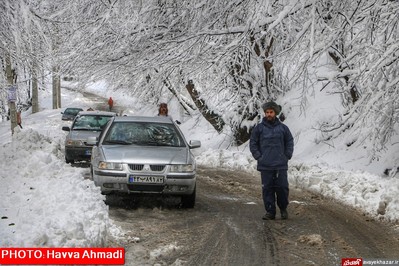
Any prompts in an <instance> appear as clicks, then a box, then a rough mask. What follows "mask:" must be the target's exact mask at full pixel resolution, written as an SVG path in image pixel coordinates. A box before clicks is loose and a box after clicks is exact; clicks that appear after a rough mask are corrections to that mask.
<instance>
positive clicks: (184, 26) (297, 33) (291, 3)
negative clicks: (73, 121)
mask: <svg viewBox="0 0 399 266" xmlns="http://www.w3.org/2000/svg"><path fill="white" fill-rule="evenodd" d="M4 3H6V4H4ZM11 3H13V4H11ZM398 8H399V3H398V1H392V0H391V1H390V0H368V1H362V0H358V1H349V0H344V1H327V0H324V1H310V0H301V1H297V0H284V1H270V0H244V1H242V0H232V1H231V0H215V1H185V0H181V1H178V0H152V1H127V0H119V1H116V0H108V1H88V0H87V1H67V2H65V1H62V2H61V1H59V0H54V1H33V0H18V1H10V0H7V1H5V2H3V4H1V9H0V12H1V15H2V16H1V17H2V20H1V24H0V26H1V27H2V31H1V32H2V34H3V35H4V34H5V36H7V38H5V39H4V40H6V41H3V42H2V43H1V44H0V49H1V50H2V51H3V53H4V52H6V51H10V52H11V53H12V54H13V55H15V57H16V60H17V61H18V62H20V64H21V65H24V66H25V65H27V66H28V65H29V66H31V65H32V62H34V61H35V62H39V63H38V65H39V68H40V69H42V70H48V71H57V72H58V73H60V74H61V75H69V76H72V77H74V78H75V79H77V80H79V81H81V82H82V83H84V82H86V81H89V80H91V79H106V80H107V81H108V82H109V83H110V84H111V85H112V86H113V87H114V88H115V89H120V90H124V91H126V92H127V93H129V94H131V95H132V96H135V97H137V98H138V99H140V100H142V101H146V102H150V103H153V104H155V103H157V102H158V101H160V100H161V99H165V98H168V99H172V98H174V99H176V100H177V101H178V102H179V103H180V104H181V105H182V107H183V108H184V109H185V110H186V112H187V113H190V114H193V113H195V112H198V111H199V112H201V113H202V114H203V115H204V116H207V114H210V115H209V117H206V118H207V119H208V121H210V123H212V125H213V126H214V127H215V129H217V130H218V131H219V132H222V131H224V132H225V133H229V132H231V134H232V135H233V139H234V140H235V142H236V143H237V144H240V143H243V142H245V141H246V140H247V139H248V137H249V133H250V130H251V128H252V127H253V126H254V125H256V123H258V122H259V119H260V118H261V116H262V115H261V113H262V110H261V109H260V106H261V104H262V103H263V102H265V101H267V100H278V99H282V97H284V94H285V93H286V92H288V91H290V90H299V91H300V92H301V105H302V110H303V112H306V103H307V101H308V99H309V97H312V91H314V90H315V89H316V88H319V87H320V86H321V88H322V90H328V91H329V92H331V93H334V94H339V95H341V99H342V105H343V106H344V108H345V112H343V113H342V115H341V116H340V117H337V118H336V120H335V121H326V122H325V123H323V124H322V125H321V126H320V130H321V131H322V132H323V133H324V137H325V139H330V138H334V137H336V136H339V135H340V134H341V133H342V132H351V134H356V135H357V136H358V138H357V139H356V140H354V141H355V142H358V143H361V142H362V141H363V140H365V139H366V138H372V139H373V143H374V147H373V154H375V153H376V152H378V151H380V150H381V149H383V148H384V146H385V145H386V143H387V141H388V140H389V139H390V137H391V136H392V134H394V132H395V127H397V124H398V120H399V119H398V110H399V108H398V104H399V99H398V97H399V93H398V71H399V70H398V69H399V68H398V56H399V46H398V45H399V44H398V43H399V42H398V32H399V31H398V19H399V18H398V13H399V12H398V11H399V10H398ZM14 13H15V14H17V16H19V17H20V18H19V19H15V15H12V16H14V17H12V16H11V17H10V15H11V14H14ZM3 15H5V16H3ZM24 21H25V23H22V24H21V22H24ZM27 21H29V23H26V22H27ZM28 25H29V27H28ZM11 29H12V30H11ZM28 29H30V30H28ZM13 32H17V35H18V36H23V37H19V39H18V38H15V35H16V34H15V33H13ZM25 35H26V36H25ZM28 44H30V45H28ZM20 47H24V48H23V49H21V48H20ZM21 50H23V51H26V52H24V53H19V52H18V53H17V51H21ZM35 58H36V59H35ZM28 62H29V63H28ZM54 66H57V68H56V69H55V68H54ZM320 67H324V68H326V67H327V68H328V69H329V71H328V74H326V72H323V73H321V72H320V71H317V70H318V69H319V68H320ZM320 84H321V85H320ZM190 88H191V89H190ZM192 88H195V93H193V90H192ZM283 108H284V106H283ZM212 121H213V122H212ZM215 121H216V122H215ZM364 125H368V126H369V128H371V131H369V130H368V131H367V132H364V131H362V128H363V127H364Z"/></svg>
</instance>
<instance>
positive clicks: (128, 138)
mask: <svg viewBox="0 0 399 266" xmlns="http://www.w3.org/2000/svg"><path fill="white" fill-rule="evenodd" d="M102 144H104V145H107V144H136V145H146V146H173V147H185V143H184V141H183V138H182V136H181V135H180V133H179V132H178V131H177V130H176V128H175V126H174V125H173V124H160V123H148V122H115V123H113V124H112V125H111V127H110V128H109V130H108V132H107V135H106V137H105V138H104V141H103V143H102Z"/></svg>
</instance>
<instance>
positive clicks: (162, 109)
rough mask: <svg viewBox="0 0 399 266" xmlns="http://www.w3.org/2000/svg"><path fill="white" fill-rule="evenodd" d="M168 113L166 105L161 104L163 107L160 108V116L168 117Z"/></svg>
mask: <svg viewBox="0 0 399 266" xmlns="http://www.w3.org/2000/svg"><path fill="white" fill-rule="evenodd" d="M167 111H168V108H167V107H166V105H163V104H161V106H160V107H159V114H160V115H166V113H167Z"/></svg>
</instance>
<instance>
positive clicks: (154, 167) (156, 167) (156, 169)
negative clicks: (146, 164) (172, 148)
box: [150, 164, 165, 172]
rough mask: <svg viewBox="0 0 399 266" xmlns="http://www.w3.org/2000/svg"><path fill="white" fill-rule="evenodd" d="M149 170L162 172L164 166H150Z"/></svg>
mask: <svg viewBox="0 0 399 266" xmlns="http://www.w3.org/2000/svg"><path fill="white" fill-rule="evenodd" d="M150 168H151V171H154V172H162V171H163V169H164V168H165V165H158V164H154V165H150Z"/></svg>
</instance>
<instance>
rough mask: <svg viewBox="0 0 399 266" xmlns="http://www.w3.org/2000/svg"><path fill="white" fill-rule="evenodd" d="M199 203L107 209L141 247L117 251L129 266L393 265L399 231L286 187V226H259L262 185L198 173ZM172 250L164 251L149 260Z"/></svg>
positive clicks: (232, 174) (221, 173) (236, 174)
mask: <svg viewBox="0 0 399 266" xmlns="http://www.w3.org/2000/svg"><path fill="white" fill-rule="evenodd" d="M197 177H198V183H197V188H198V190H197V204H196V206H195V208H194V209H180V208H179V207H178V204H175V205H173V204H172V205H167V204H166V206H165V205H162V204H161V203H159V202H156V201H155V203H152V204H151V203H148V202H147V201H145V204H138V205H137V204H136V205H134V206H133V207H132V205H129V203H126V202H125V203H124V204H122V205H119V206H118V205H115V204H114V205H112V204H111V205H110V216H111V218H112V219H113V220H114V221H116V223H117V224H119V225H120V226H122V228H123V229H124V230H126V231H130V234H132V235H133V236H135V237H138V238H140V241H138V242H135V243H127V244H122V245H125V248H126V252H127V253H126V264H127V265H154V264H159V265H240V266H241V265H251V266H252V265H301V266H302V265H340V263H341V259H342V258H346V257H363V258H396V259H398V258H399V250H398V249H397V247H398V246H399V232H398V231H395V230H394V229H393V227H392V225H389V224H384V223H381V222H378V221H374V220H372V219H370V218H367V217H366V216H365V215H363V214H362V213H360V212H359V211H357V210H354V209H353V208H350V207H347V206H343V205H342V204H340V203H337V202H335V201H333V200H329V199H325V198H323V197H321V196H319V195H314V194H312V193H309V192H306V191H302V190H298V189H295V188H291V191H290V200H291V203H290V205H289V207H288V212H289V219H288V220H280V217H279V215H278V216H277V217H276V220H273V221H263V220H262V219H261V217H262V215H263V214H264V208H263V203H262V200H261V185H260V178H259V176H257V175H256V174H254V175H252V174H249V173H245V172H241V171H228V170H223V169H205V168H200V169H199V170H198V173H197ZM171 243H172V244H173V248H169V249H168V252H164V253H163V254H161V255H160V256H154V255H153V254H154V250H160V249H162V248H165V247H169V246H170V244H171Z"/></svg>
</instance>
